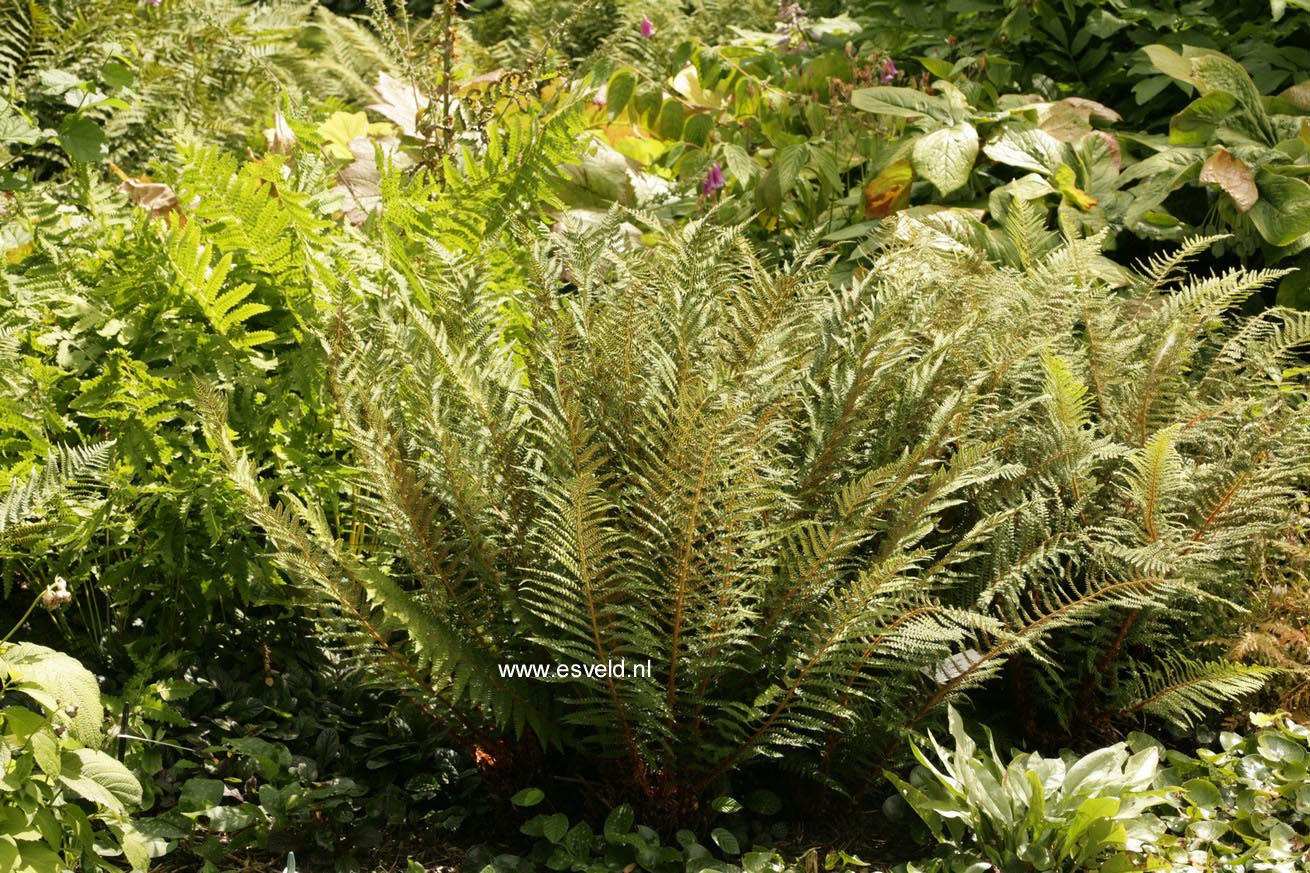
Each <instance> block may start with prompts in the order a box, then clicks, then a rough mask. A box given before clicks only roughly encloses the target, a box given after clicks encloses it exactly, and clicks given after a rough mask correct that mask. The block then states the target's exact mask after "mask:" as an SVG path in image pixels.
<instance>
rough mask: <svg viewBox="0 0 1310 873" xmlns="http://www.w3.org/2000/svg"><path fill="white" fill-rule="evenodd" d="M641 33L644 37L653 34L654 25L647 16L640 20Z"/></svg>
mask: <svg viewBox="0 0 1310 873" xmlns="http://www.w3.org/2000/svg"><path fill="white" fill-rule="evenodd" d="M641 35H642V36H646V37H649V36H654V35H655V25H653V24H651V23H650V19H649V18H643V19H642V20H641Z"/></svg>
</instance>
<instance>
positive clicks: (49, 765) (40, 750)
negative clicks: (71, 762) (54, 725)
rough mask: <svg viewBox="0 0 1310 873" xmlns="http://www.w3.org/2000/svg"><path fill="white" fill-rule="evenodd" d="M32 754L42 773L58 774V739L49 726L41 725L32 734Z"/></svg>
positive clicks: (59, 764)
mask: <svg viewBox="0 0 1310 873" xmlns="http://www.w3.org/2000/svg"><path fill="white" fill-rule="evenodd" d="M32 755H33V757H35V758H36V765H37V766H38V767H40V768H41V771H42V772H43V773H45V774H46V775H47V776H53V777H56V778H57V777H58V776H59V773H60V769H61V759H60V755H59V741H58V740H57V739H55V732H54V731H53V730H51V729H50V728H49V727H42V728H41V729H40V730H38V731H37V732H36V733H34V734H32Z"/></svg>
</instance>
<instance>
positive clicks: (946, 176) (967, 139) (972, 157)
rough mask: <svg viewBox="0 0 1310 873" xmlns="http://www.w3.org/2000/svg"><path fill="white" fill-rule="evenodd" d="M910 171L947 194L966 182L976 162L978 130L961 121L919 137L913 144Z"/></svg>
mask: <svg viewBox="0 0 1310 873" xmlns="http://www.w3.org/2000/svg"><path fill="white" fill-rule="evenodd" d="M913 159H914V172H915V173H917V174H918V175H920V176H922V177H923V178H925V179H927V180H928V181H929V182H932V183H933V185H934V186H936V188H937V190H938V191H940V192H941V193H942V194H950V193H952V192H954V191H957V190H959V189H960V188H963V187H964V186H965V185H966V184H968V182H969V174H970V173H971V172H972V171H973V164H974V161H976V160H977V159H978V131H977V130H976V129H975V128H974V126H973V125H972V124H969V123H968V122H962V123H960V124H957V125H955V126H954V127H943V128H941V129H940V130H934V131H933V132H932V133H930V134H927V135H926V136H923V137H920V138H919V139H918V140H917V141H916V142H915V143H914V151H913Z"/></svg>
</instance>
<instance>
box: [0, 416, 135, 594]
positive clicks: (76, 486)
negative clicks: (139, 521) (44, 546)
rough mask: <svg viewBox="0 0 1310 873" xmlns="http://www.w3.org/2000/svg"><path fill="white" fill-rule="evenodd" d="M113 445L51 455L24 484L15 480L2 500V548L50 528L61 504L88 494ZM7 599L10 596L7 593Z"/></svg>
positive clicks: (0, 512)
mask: <svg viewBox="0 0 1310 873" xmlns="http://www.w3.org/2000/svg"><path fill="white" fill-rule="evenodd" d="M112 448H113V443H112V442H100V443H93V444H91V445H87V446H80V447H77V448H64V447H61V448H59V449H57V450H55V451H52V452H51V453H50V454H49V456H48V457H47V458H46V461H45V464H43V465H40V466H34V467H33V468H32V470H31V472H30V473H29V474H28V475H27V477H26V479H25V480H23V479H22V478H21V477H20V476H13V478H12V482H13V483H16V484H11V485H10V488H9V490H8V491H7V492H6V493H5V494H4V496H3V497H0V546H9V545H13V544H14V543H16V542H19V541H21V540H23V539H25V538H27V537H30V536H33V535H35V534H37V533H39V532H40V531H41V530H43V529H45V528H47V527H48V526H49V525H50V524H51V523H53V519H51V518H50V517H49V516H51V514H52V513H53V510H55V509H56V508H57V506H58V504H59V502H60V501H61V500H64V499H66V498H75V497H77V496H78V495H80V494H83V493H84V492H86V490H87V489H88V487H89V486H91V485H93V484H94V483H95V482H96V481H97V479H98V477H99V476H100V475H101V474H102V473H103V472H104V470H105V468H106V467H107V466H108V464H109V458H110V450H111V449H112ZM6 596H7V592H6Z"/></svg>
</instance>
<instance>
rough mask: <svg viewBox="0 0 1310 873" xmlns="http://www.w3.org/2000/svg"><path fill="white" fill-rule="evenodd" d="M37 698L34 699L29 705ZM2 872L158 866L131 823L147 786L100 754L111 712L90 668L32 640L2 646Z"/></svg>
mask: <svg viewBox="0 0 1310 873" xmlns="http://www.w3.org/2000/svg"><path fill="white" fill-rule="evenodd" d="M29 701H30V702H29ZM0 703H3V704H4V707H3V708H2V709H0V810H3V813H0V868H3V869H5V870H13V871H16V873H29V871H30V873H43V871H54V870H57V869H62V867H63V866H64V865H68V866H77V867H78V868H79V869H84V870H98V869H102V868H106V867H107V868H109V869H118V868H117V866H116V865H114V864H111V863H109V862H106V861H104V860H103V859H104V858H106V857H108V858H123V859H124V860H125V861H126V862H127V863H128V864H130V865H131V867H132V869H133V870H144V869H146V867H147V866H148V864H149V858H148V854H147V849H146V844H145V840H144V838H143V837H142V836H141V834H140V833H138V832H137V830H136V829H135V827H134V826H133V824H132V820H131V818H130V815H131V813H132V812H133V811H134V810H135V809H136V807H137V806H138V805H139V804H140V802H141V785H140V783H139V782H138V781H137V778H136V776H134V775H133V774H132V772H131V771H130V770H128V769H127V768H126V767H124V766H123V765H122V764H120V763H119V762H118V761H117V760H115V759H114V758H113V757H111V756H110V755H107V754H106V753H105V752H103V751H101V750H100V747H101V745H103V743H104V735H103V733H102V725H101V722H102V720H103V716H104V710H103V707H102V706H101V702H100V689H99V688H98V687H97V685H96V679H95V677H94V676H93V675H91V673H90V671H88V670H87V669H86V668H84V667H83V666H82V665H81V664H79V663H77V661H75V660H73V659H72V658H70V657H68V656H67V655H63V654H61V653H59V652H56V651H53V650H52V649H47V648H46V647H44V646H38V645H35V644H33V643H18V644H10V643H2V642H0Z"/></svg>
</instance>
